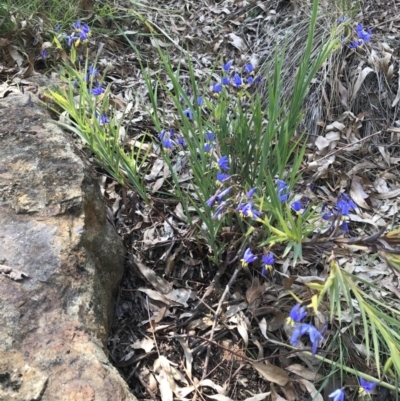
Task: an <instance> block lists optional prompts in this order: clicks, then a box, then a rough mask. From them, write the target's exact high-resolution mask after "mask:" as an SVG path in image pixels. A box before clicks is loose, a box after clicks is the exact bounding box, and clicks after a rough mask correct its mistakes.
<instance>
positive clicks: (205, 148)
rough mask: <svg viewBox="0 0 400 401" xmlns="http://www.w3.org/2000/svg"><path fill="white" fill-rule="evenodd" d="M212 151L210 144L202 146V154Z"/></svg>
mask: <svg viewBox="0 0 400 401" xmlns="http://www.w3.org/2000/svg"><path fill="white" fill-rule="evenodd" d="M211 149H212V144H211V143H205V144H204V146H203V150H204V152H207V153H208V152H209V151H210V150H211Z"/></svg>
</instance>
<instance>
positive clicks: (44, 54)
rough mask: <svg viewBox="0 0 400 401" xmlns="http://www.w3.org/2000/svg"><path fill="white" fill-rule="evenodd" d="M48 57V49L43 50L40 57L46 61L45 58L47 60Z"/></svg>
mask: <svg viewBox="0 0 400 401" xmlns="http://www.w3.org/2000/svg"><path fill="white" fill-rule="evenodd" d="M47 56H48V54H47V49H43V50H42V51H41V52H40V57H42V59H45V58H47Z"/></svg>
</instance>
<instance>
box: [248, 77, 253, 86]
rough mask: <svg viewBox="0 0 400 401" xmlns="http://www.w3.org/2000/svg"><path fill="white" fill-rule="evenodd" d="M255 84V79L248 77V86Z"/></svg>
mask: <svg viewBox="0 0 400 401" xmlns="http://www.w3.org/2000/svg"><path fill="white" fill-rule="evenodd" d="M253 82H254V78H253V77H252V76H250V77H247V84H248V85H251V84H252V83H253Z"/></svg>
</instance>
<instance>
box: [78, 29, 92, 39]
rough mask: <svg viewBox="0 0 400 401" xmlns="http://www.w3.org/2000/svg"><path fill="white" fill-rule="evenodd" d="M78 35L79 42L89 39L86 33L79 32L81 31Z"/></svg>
mask: <svg viewBox="0 0 400 401" xmlns="http://www.w3.org/2000/svg"><path fill="white" fill-rule="evenodd" d="M78 35H79V39H80V40H86V39H87V38H88V37H89V32H88V33H86V32H84V31H83V30H81V31H80V32H79V33H78Z"/></svg>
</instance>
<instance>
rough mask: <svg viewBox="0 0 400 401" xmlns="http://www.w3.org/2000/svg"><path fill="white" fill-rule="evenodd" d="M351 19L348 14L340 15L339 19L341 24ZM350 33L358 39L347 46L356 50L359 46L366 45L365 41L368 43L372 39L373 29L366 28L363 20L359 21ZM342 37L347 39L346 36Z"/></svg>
mask: <svg viewBox="0 0 400 401" xmlns="http://www.w3.org/2000/svg"><path fill="white" fill-rule="evenodd" d="M349 20H350V18H349V17H348V16H346V17H340V18H339V19H338V21H339V23H340V24H343V23H345V22H347V21H349ZM354 34H355V35H354ZM350 35H351V36H356V39H354V40H352V41H351V42H350V43H349V44H348V45H347V46H348V47H349V49H352V50H355V49H356V48H357V47H360V46H362V45H364V44H365V43H368V42H370V41H371V36H372V30H371V29H370V28H365V27H364V25H363V24H362V23H361V22H359V23H358V24H357V25H356V26H355V27H354V30H353V31H352V32H351V34H350ZM342 39H345V37H343V38H342Z"/></svg>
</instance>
